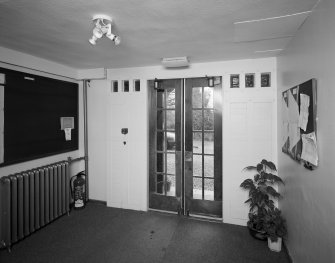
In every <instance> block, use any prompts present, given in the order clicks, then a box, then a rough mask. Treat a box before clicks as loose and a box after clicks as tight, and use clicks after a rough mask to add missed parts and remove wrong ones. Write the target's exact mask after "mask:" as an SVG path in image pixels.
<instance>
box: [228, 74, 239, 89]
mask: <svg viewBox="0 0 335 263" xmlns="http://www.w3.org/2000/svg"><path fill="white" fill-rule="evenodd" d="M239 87H240V75H239V74H233V75H230V88H239Z"/></svg>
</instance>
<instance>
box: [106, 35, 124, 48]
mask: <svg viewBox="0 0 335 263" xmlns="http://www.w3.org/2000/svg"><path fill="white" fill-rule="evenodd" d="M106 37H108V38H109V39H110V40H113V41H114V44H115V45H116V46H117V45H119V44H120V43H121V38H120V37H119V36H116V35H114V34H113V33H110V34H106Z"/></svg>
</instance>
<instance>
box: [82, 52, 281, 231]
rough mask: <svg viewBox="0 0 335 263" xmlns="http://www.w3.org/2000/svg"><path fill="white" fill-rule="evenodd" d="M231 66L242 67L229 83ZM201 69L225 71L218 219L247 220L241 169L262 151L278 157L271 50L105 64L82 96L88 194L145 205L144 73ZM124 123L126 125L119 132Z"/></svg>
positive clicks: (168, 74) (197, 73)
mask: <svg viewBox="0 0 335 263" xmlns="http://www.w3.org/2000/svg"><path fill="white" fill-rule="evenodd" d="M261 72H271V77H272V85H271V87H263V88H262V87H260V74H261ZM79 73H80V74H81V75H83V76H84V75H85V74H84V72H79ZM245 73H255V77H256V83H255V88H245V83H244V74H245ZM230 74H240V88H235V89H231V88H230ZM205 75H208V76H222V77H223V90H222V96H223V198H224V199H223V220H224V221H225V222H228V223H234V224H242V225H244V224H245V223H246V219H247V207H246V206H245V205H244V200H245V192H243V190H241V189H240V188H239V184H240V183H241V182H242V180H243V179H244V178H245V177H246V176H247V175H246V174H245V173H241V170H242V169H243V168H244V167H245V166H246V165H250V164H254V163H255V162H257V161H259V160H260V159H261V158H268V159H271V160H273V161H274V162H275V163H276V162H277V160H276V139H275V138H276V128H275V127H276V113H275V111H276V59H275V58H267V59H256V60H238V61H225V62H216V63H202V64H192V65H191V66H190V67H189V68H186V69H172V70H171V69H170V70H167V69H164V68H163V67H161V66H157V67H142V68H122V69H109V70H108V71H107V80H106V81H105V80H104V81H92V82H91V87H90V88H89V96H88V100H89V104H88V106H89V109H88V111H89V120H88V123H89V157H90V159H89V160H90V161H89V162H90V198H92V199H98V200H103V201H107V204H108V206H113V207H120V208H128V209H136V210H144V211H145V210H147V208H148V90H147V81H148V80H150V79H154V78H158V79H168V78H191V77H202V76H205ZM135 79H138V80H140V83H141V91H140V92H134V90H133V80H135ZM112 80H117V81H118V83H119V92H117V93H114V92H112ZM123 80H129V81H130V88H129V92H122V91H121V90H122V87H121V86H122V81H123ZM234 125H235V126H234ZM122 128H128V129H129V133H128V134H127V135H122V134H121V129H122ZM242 128H243V130H241V129H242ZM236 131H237V133H236ZM234 136H235V137H234ZM237 136H240V137H237ZM124 141H126V144H123V142H124ZM239 154H240V159H239Z"/></svg>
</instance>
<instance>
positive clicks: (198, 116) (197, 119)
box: [192, 110, 202, 131]
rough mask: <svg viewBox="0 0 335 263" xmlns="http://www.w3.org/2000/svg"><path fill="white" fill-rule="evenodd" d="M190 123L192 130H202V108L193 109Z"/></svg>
mask: <svg viewBox="0 0 335 263" xmlns="http://www.w3.org/2000/svg"><path fill="white" fill-rule="evenodd" d="M192 123H193V130H194V131H201V130H202V110H193V118H192Z"/></svg>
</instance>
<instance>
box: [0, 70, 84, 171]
mask: <svg viewBox="0 0 335 263" xmlns="http://www.w3.org/2000/svg"><path fill="white" fill-rule="evenodd" d="M0 74H4V75H5V83H4V84H0V85H3V86H4V162H3V163H2V164H0V166H6V165H9V164H15V163H20V162H24V161H28V160H33V159H37V158H42V157H46V156H51V155H56V154H60V153H65V152H69V151H74V150H77V149H78V132H79V131H78V83H73V82H67V81H62V80H57V79H52V78H47V77H42V76H37V75H32V74H27V73H23V72H19V71H14V70H9V69H4V68H0ZM61 117H74V129H72V134H71V137H72V138H71V140H69V141H66V140H65V134H64V131H63V130H61V126H60V118H61Z"/></svg>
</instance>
